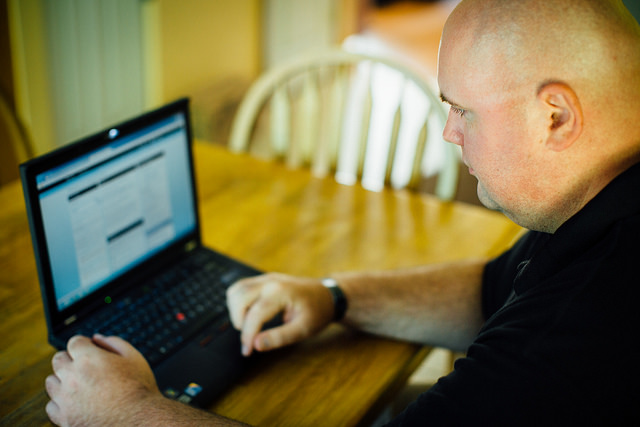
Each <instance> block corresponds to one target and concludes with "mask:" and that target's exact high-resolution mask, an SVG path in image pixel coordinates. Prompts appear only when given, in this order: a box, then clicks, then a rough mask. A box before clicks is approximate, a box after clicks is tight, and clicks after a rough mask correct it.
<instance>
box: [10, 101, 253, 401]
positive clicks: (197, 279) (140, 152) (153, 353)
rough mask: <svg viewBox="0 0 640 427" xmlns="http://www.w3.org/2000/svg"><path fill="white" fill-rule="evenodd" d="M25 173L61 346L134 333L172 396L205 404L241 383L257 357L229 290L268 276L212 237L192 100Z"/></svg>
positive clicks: (50, 317) (28, 166)
mask: <svg viewBox="0 0 640 427" xmlns="http://www.w3.org/2000/svg"><path fill="white" fill-rule="evenodd" d="M20 174H21V179H22V185H23V189H24V197H25V202H26V207H27V215H28V217H29V226H30V230H31V236H32V242H33V248H34V252H35V260H36V266H37V270H38V275H39V280H40V287H41V291H42V299H43V304H44V312H45V317H46V321H47V328H48V339H49V342H50V343H51V344H52V345H53V346H54V347H56V348H58V349H62V348H65V347H66V343H67V340H68V339H69V338H70V337H72V336H73V335H75V334H83V335H87V336H91V335H92V334H93V333H95V332H100V333H102V334H105V335H119V336H122V337H123V338H125V339H127V340H129V341H130V342H131V343H132V344H133V345H134V346H136V348H138V350H140V351H141V352H142V353H143V355H144V356H145V358H146V359H147V360H148V361H149V363H150V365H151V367H152V369H153V372H154V374H155V377H156V380H157V383H158V386H159V387H160V390H161V391H162V392H163V393H164V394H165V395H166V396H167V397H170V398H173V399H176V400H179V401H182V402H185V403H189V404H192V405H195V406H199V407H204V406H207V405H209V404H210V403H211V402H212V401H213V400H214V399H215V398H217V397H218V396H219V395H220V394H221V393H223V392H224V391H225V390H226V389H227V388H228V387H229V386H230V385H232V384H233V383H234V382H235V381H237V380H238V377H239V376H240V375H241V374H242V372H243V371H244V370H246V368H247V367H248V364H249V363H251V360H248V359H247V358H245V357H243V356H242V355H241V352H240V338H239V333H238V331H236V330H235V329H234V328H233V327H232V326H231V325H230V321H229V315H228V312H227V310H226V301H225V300H226V298H225V290H226V288H227V287H228V286H230V285H231V284H232V283H234V282H235V281H236V280H238V279H240V278H242V277H248V276H252V275H256V274H259V273H260V272H259V271H258V270H257V269H255V268H252V267H250V266H248V265H245V264H243V263H241V262H239V261H237V260H234V259H231V258H229V257H227V256H225V255H223V254H221V253H218V252H216V251H213V250H211V249H208V248H206V247H204V246H203V245H202V242H201V237H200V222H199V218H198V206H197V193H196V187H195V180H194V170H193V158H192V137H191V129H190V118H189V101H188V99H180V100H177V101H175V102H173V103H171V104H169V105H166V106H164V107H161V108H159V109H157V110H155V111H151V112H148V113H145V114H143V115H140V116H138V117H135V118H133V119H131V120H128V121H125V122H123V123H120V124H119V125H116V126H112V127H110V128H108V129H105V130H103V131H101V132H98V133H96V134H94V135H91V136H89V137H86V138H83V139H81V140H80V141H77V142H74V143H71V144H69V145H67V146H64V147H62V148H60V149H57V150H55V151H53V152H51V153H49V154H46V155H44V156H41V157H38V158H35V159H33V160H30V161H28V162H26V163H24V164H22V165H20ZM220 226H221V227H222V226H224V225H223V224H221V225H220ZM249 359H251V358H249Z"/></svg>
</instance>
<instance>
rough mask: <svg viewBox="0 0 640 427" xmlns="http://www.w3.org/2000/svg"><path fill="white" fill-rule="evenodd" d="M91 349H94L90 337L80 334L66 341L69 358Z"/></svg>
mask: <svg viewBox="0 0 640 427" xmlns="http://www.w3.org/2000/svg"><path fill="white" fill-rule="evenodd" d="M93 349H95V345H94V344H93V343H92V342H91V339H90V338H87V337H85V336H82V335H75V336H73V337H71V338H70V339H69V341H67V353H68V354H69V357H71V359H75V358H76V357H78V356H80V355H81V354H83V353H85V352H87V351H92V350H93Z"/></svg>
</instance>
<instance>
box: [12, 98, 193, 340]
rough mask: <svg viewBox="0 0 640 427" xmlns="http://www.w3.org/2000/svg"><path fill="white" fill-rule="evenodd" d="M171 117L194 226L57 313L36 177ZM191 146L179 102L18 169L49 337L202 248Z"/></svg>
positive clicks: (184, 103) (185, 107)
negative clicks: (183, 136)
mask: <svg viewBox="0 0 640 427" xmlns="http://www.w3.org/2000/svg"><path fill="white" fill-rule="evenodd" d="M175 114H182V115H183V116H184V119H185V128H186V133H187V145H188V149H187V160H188V162H189V172H190V173H189V175H190V176H189V179H190V183H191V185H192V188H193V191H194V194H193V197H192V198H191V199H192V203H193V206H192V208H193V213H194V219H195V226H194V228H193V230H192V231H191V232H189V233H187V234H186V235H184V236H182V237H181V238H179V239H177V240H176V241H175V242H173V243H172V244H170V245H168V246H167V247H165V248H163V249H162V250H161V251H160V252H159V253H157V254H156V255H155V256H153V257H151V259H147V260H145V261H143V262H141V263H140V264H139V265H137V266H135V267H133V268H132V269H131V270H129V271H127V272H126V273H124V274H123V275H122V276H121V277H119V278H117V279H115V280H114V281H113V282H112V283H109V284H107V285H105V286H103V287H101V288H99V289H97V290H95V291H94V292H93V293H91V294H89V295H87V296H86V297H84V298H82V299H81V300H79V301H77V302H74V303H72V304H71V305H69V306H67V307H65V308H63V309H62V310H60V309H58V304H57V301H56V295H55V291H54V286H53V285H54V283H53V274H52V268H51V260H50V259H49V254H48V251H47V245H46V240H45V231H44V224H43V220H42V212H41V208H40V203H39V196H38V189H37V182H36V177H37V176H38V175H39V174H41V173H43V172H44V171H46V170H50V169H53V168H56V167H57V166H59V165H62V164H64V163H67V162H69V161H70V160H73V159H75V158H78V157H80V156H82V155H85V154H87V153H90V152H92V151H94V150H98V149H100V148H101V147H104V146H106V145H107V144H110V143H113V141H114V139H122V138H126V137H127V136H130V135H132V134H135V133H136V132H139V131H140V130H141V129H143V128H145V127H148V126H150V125H153V124H154V123H157V122H159V121H161V120H163V119H166V118H169V117H171V116H173V115H175ZM114 136H115V138H114ZM192 144H193V138H192V130H191V122H190V115H189V100H188V99H187V98H182V99H179V100H177V101H175V102H172V103H170V104H168V105H165V106H163V107H161V108H158V109H156V110H153V111H150V112H147V113H145V114H142V115H140V116H138V117H136V118H133V119H130V120H127V121H124V122H122V123H119V124H116V125H113V126H109V127H108V128H106V129H103V130H102V131H100V132H97V133H94V134H92V135H90V136H87V137H85V138H82V139H80V140H78V141H75V142H73V143H71V144H68V145H66V146H64V147H61V148H59V149H57V150H55V151H52V152H50V153H48V154H46V155H44V156H41V157H38V158H35V159H33V160H30V161H28V162H26V163H24V164H22V165H20V175H21V179H22V185H23V191H24V196H25V204H26V208H27V216H28V219H29V227H30V231H31V236H32V243H33V248H34V255H35V259H36V266H37V270H38V276H39V280H40V287H41V290H42V298H43V305H44V309H45V317H46V319H47V325H48V327H49V331H50V334H54V335H55V334H57V333H60V331H62V330H63V329H65V328H66V327H67V326H69V325H70V324H73V323H74V322H75V321H77V320H78V319H81V318H83V317H84V316H85V315H86V314H87V313H89V312H92V311H95V310H97V309H99V308H100V306H104V305H106V304H113V303H117V300H118V298H119V297H120V296H122V295H123V294H124V293H125V292H126V291H127V290H128V289H129V287H130V285H131V283H132V282H133V283H135V282H137V281H139V280H140V279H141V278H142V277H145V276H147V275H148V274H149V272H152V271H155V270H157V268H158V267H159V266H161V265H166V264H167V263H168V262H172V261H173V260H176V259H178V258H180V257H182V256H184V254H185V252H186V251H189V250H192V249H193V248H194V246H199V245H200V244H201V242H200V220H199V211H198V206H197V204H198V202H197V198H198V197H197V196H198V195H197V190H196V186H195V176H194V163H193V150H192ZM107 297H108V298H107Z"/></svg>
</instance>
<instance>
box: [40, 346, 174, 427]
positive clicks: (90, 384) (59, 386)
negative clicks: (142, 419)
mask: <svg viewBox="0 0 640 427" xmlns="http://www.w3.org/2000/svg"><path fill="white" fill-rule="evenodd" d="M51 363H52V365H53V375H50V376H48V377H47V379H46V382H45V387H46V390H47V393H48V394H49V397H50V398H51V401H50V402H49V403H48V404H47V406H46V411H47V414H48V415H49V418H50V419H51V421H52V422H53V423H55V424H57V425H60V426H75V425H118V424H119V420H131V418H130V417H131V416H132V415H135V414H133V413H132V412H131V410H133V411H135V407H136V406H137V405H138V408H139V407H141V405H140V404H141V403H143V401H145V400H148V399H156V398H160V399H164V398H163V397H162V395H161V393H160V391H159V390H158V387H157V385H156V382H155V378H154V376H153V373H152V372H151V368H149V365H148V364H147V361H146V360H145V359H144V357H143V356H142V355H141V354H140V353H139V352H138V351H137V350H136V349H135V348H134V347H133V346H131V345H130V344H129V343H127V342H126V341H124V340H123V339H121V338H118V337H103V336H100V335H95V336H94V337H93V339H90V338H87V337H82V336H75V337H73V338H71V339H70V340H69V343H68V344H67V351H60V352H58V353H56V354H55V355H54V356H53V359H52V361H51ZM127 408H131V410H127Z"/></svg>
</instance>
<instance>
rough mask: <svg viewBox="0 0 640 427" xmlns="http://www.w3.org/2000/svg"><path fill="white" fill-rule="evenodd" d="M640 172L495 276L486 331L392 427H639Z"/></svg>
mask: <svg viewBox="0 0 640 427" xmlns="http://www.w3.org/2000/svg"><path fill="white" fill-rule="evenodd" d="M639 247H640V165H636V166H634V167H632V168H630V169H629V170H627V171H626V172H625V173H623V174H621V175H620V176H619V177H617V178H616V179H615V180H614V181H612V182H611V183H610V184H609V185H608V186H607V187H606V188H605V189H604V190H603V191H601V192H600V193H599V194H598V195H597V196H596V197H595V198H594V199H593V200H591V201H590V202H589V203H588V204H587V205H586V206H585V207H584V208H583V209H582V210H581V211H580V212H579V213H578V214H576V215H575V216H574V217H572V218H571V219H569V220H568V221H567V222H566V223H564V224H563V225H562V226H561V227H560V228H559V229H558V230H557V231H556V233H554V234H546V233H540V232H528V233H527V234H526V235H525V236H524V237H523V238H522V239H520V241H519V242H518V243H516V245H515V246H514V247H513V248H512V249H511V250H509V251H507V252H505V253H504V254H503V255H501V256H500V257H498V258H497V259H495V260H493V261H492V262H491V263H490V264H489V265H488V266H487V267H486V269H485V273H484V282H483V310H484V314H485V317H486V319H487V320H486V322H485V324H484V326H483V328H482V330H481V331H480V332H479V334H478V336H477V337H476V339H475V341H474V342H473V344H472V345H471V346H470V347H469V349H468V351H467V357H465V358H463V359H461V360H459V361H458V362H457V363H456V366H455V370H454V372H453V373H451V374H450V375H448V376H446V377H444V378H442V379H441V380H440V381H438V383H437V384H436V385H435V386H434V387H433V388H432V389H431V390H429V391H428V392H427V393H424V394H423V395H421V396H420V397H419V398H418V400H417V401H416V402H414V403H413V404H412V405H410V406H409V407H408V408H407V410H406V411H405V412H404V413H402V414H401V415H400V416H399V417H398V418H397V419H396V420H394V422H393V423H392V425H432V424H433V425H491V426H494V425H513V426H522V425H544V426H548V425H640V350H639V349H638V348H639V343H638V341H640V278H639V277H638V268H637V267H638V265H640V250H639Z"/></svg>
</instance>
